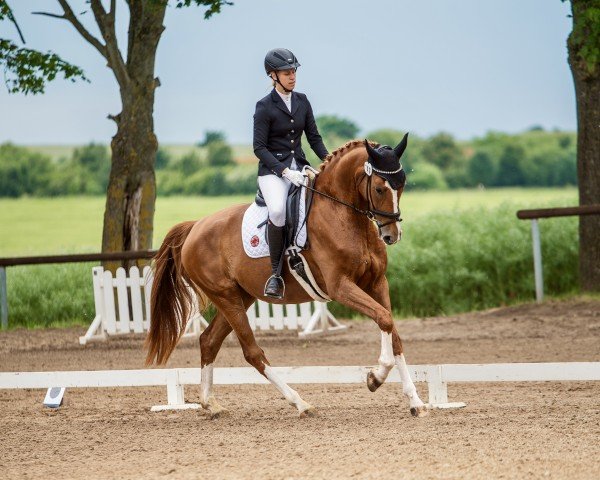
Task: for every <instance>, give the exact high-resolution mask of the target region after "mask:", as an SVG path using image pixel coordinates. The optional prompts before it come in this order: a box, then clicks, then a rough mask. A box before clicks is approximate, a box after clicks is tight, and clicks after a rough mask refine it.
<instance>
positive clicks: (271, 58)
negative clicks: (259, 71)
mask: <svg viewBox="0 0 600 480" xmlns="http://www.w3.org/2000/svg"><path fill="white" fill-rule="evenodd" d="M299 66H300V63H299V62H298V59H297V58H296V55H294V54H293V53H292V52H290V51H289V50H288V49H287V48H274V49H273V50H269V51H268V52H267V55H266V56H265V71H266V72H267V75H269V73H271V72H278V71H280V70H289V69H291V68H298V67H299Z"/></svg>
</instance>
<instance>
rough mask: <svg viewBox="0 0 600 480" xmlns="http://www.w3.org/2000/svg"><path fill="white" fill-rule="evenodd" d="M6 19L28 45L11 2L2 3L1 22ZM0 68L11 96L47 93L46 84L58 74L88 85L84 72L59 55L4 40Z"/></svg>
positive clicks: (1, 1) (0, 48)
mask: <svg viewBox="0 0 600 480" xmlns="http://www.w3.org/2000/svg"><path fill="white" fill-rule="evenodd" d="M3 20H8V21H10V22H12V23H13V24H14V26H15V28H16V29H17V31H18V33H19V35H20V37H21V40H22V42H23V43H25V39H24V38H23V35H22V33H21V30H20V28H19V25H18V24H17V21H16V20H15V18H14V16H13V13H12V10H11V9H10V7H9V6H8V3H7V2H6V1H5V0H0V21H3ZM0 67H1V68H2V69H3V70H4V82H5V84H6V88H7V89H8V92H9V93H24V94H25V95H27V94H28V93H31V94H34V95H35V94H36V93H44V88H45V86H46V83H48V82H51V81H52V80H54V79H55V78H56V75H57V74H59V73H62V75H63V76H64V78H65V79H68V80H71V81H72V82H74V81H76V80H84V81H86V82H89V80H88V79H87V78H86V77H85V75H84V74H83V70H81V69H80V68H79V67H77V66H75V65H72V64H70V63H68V62H66V61H64V60H63V59H62V58H60V57H59V56H58V55H56V54H54V53H52V52H47V53H43V52H40V51H37V50H32V49H29V48H22V47H19V46H18V45H16V44H15V43H14V42H12V41H10V40H7V39H4V38H0Z"/></svg>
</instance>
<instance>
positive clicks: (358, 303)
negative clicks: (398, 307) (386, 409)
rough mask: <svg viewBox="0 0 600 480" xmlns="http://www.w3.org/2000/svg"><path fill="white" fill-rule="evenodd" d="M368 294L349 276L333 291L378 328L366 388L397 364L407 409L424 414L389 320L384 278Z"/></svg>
mask: <svg viewBox="0 0 600 480" xmlns="http://www.w3.org/2000/svg"><path fill="white" fill-rule="evenodd" d="M370 293H371V294H372V295H373V296H371V295H369V294H367V293H366V292H365V291H363V290H362V289H361V288H360V287H358V285H356V284H355V283H353V282H352V281H351V280H350V279H348V278H345V279H343V280H342V281H341V282H340V283H339V287H338V289H337V290H336V294H334V295H335V298H334V299H335V300H337V301H338V302H340V303H342V304H344V305H347V306H348V307H350V308H353V309H355V310H357V311H358V312H360V313H362V314H364V315H367V316H369V317H371V318H372V319H373V320H374V321H375V323H377V325H378V326H379V328H380V330H381V354H380V356H379V362H378V363H379V365H378V367H376V368H374V369H373V370H371V371H370V372H369V374H368V375H367V387H368V388H369V390H371V391H372V392H374V391H375V390H377V388H379V386H381V385H382V384H383V382H384V381H385V379H386V378H387V376H388V374H389V372H390V370H391V369H392V368H393V367H394V365H396V366H397V367H398V370H399V371H400V378H401V380H402V391H403V393H404V395H405V396H406V397H407V398H408V400H409V404H410V412H411V413H412V414H413V415H414V416H416V417H421V416H424V415H426V414H427V410H426V408H425V405H424V404H423V402H422V401H421V399H420V398H419V395H418V394H417V389H416V387H415V385H414V383H413V381H412V379H411V378H410V374H409V372H408V367H407V366H406V360H405V359H404V354H403V353H402V342H401V341H400V336H399V335H398V331H397V330H396V326H395V325H394V320H393V319H392V313H391V305H390V298H389V289H388V283H387V280H386V279H385V277H383V279H382V280H381V281H379V282H378V283H377V284H376V285H374V288H373V290H372V291H371V292H370Z"/></svg>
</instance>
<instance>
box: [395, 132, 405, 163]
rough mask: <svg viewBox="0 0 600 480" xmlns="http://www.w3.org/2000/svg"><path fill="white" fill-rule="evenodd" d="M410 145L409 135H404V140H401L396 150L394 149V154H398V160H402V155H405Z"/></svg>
mask: <svg viewBox="0 0 600 480" xmlns="http://www.w3.org/2000/svg"><path fill="white" fill-rule="evenodd" d="M407 144H408V133H407V134H405V135H404V138H403V139H402V140H401V142H400V143H399V144H398V145H396V148H394V153H395V154H396V157H397V158H400V157H401V156H402V154H403V153H404V150H406V145H407Z"/></svg>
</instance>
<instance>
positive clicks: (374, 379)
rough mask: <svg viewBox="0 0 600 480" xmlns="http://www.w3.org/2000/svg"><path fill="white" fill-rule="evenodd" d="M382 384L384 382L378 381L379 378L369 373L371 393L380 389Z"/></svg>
mask: <svg viewBox="0 0 600 480" xmlns="http://www.w3.org/2000/svg"><path fill="white" fill-rule="evenodd" d="M382 384H383V382H380V381H379V380H377V377H376V376H375V374H374V373H373V372H369V373H367V388H368V389H369V391H371V392H374V391H375V390H377V389H378V388H379V387H381V385H382Z"/></svg>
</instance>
